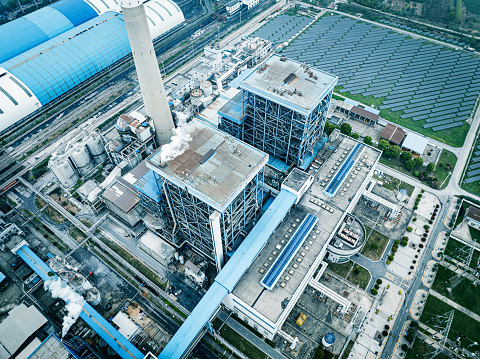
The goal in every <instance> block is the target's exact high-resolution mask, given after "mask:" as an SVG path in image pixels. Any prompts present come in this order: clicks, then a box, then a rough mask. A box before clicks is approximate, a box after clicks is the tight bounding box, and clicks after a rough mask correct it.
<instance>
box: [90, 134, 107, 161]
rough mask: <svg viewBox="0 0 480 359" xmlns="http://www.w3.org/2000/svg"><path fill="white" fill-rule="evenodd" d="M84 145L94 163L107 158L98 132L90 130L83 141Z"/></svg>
mask: <svg viewBox="0 0 480 359" xmlns="http://www.w3.org/2000/svg"><path fill="white" fill-rule="evenodd" d="M85 145H86V146H87V149H88V152H90V155H91V156H92V158H93V161H94V162H95V164H97V165H98V164H100V163H102V162H103V161H105V160H106V159H107V153H106V152H105V146H104V144H103V141H102V136H101V135H100V134H99V133H98V132H91V133H90V135H89V136H88V137H87V139H86V141H85Z"/></svg>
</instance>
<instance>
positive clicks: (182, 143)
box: [160, 112, 197, 163]
mask: <svg viewBox="0 0 480 359" xmlns="http://www.w3.org/2000/svg"><path fill="white" fill-rule="evenodd" d="M176 115H177V118H178V127H177V128H175V129H174V130H173V136H172V138H171V139H170V141H169V142H168V143H166V144H164V145H163V146H162V150H161V152H160V162H163V163H166V162H168V161H171V160H173V159H174V158H175V157H177V156H180V155H181V154H182V153H184V152H185V151H186V150H187V149H188V146H189V144H190V142H191V141H192V133H193V132H194V131H195V130H196V129H197V125H196V121H192V122H189V123H187V122H186V119H187V118H188V115H186V114H183V113H181V112H178V113H176ZM179 115H180V116H179Z"/></svg>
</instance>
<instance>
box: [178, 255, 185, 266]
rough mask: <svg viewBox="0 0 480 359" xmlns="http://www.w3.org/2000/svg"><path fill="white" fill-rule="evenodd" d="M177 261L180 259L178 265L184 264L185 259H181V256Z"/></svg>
mask: <svg viewBox="0 0 480 359" xmlns="http://www.w3.org/2000/svg"><path fill="white" fill-rule="evenodd" d="M179 259H180V264H185V258H183V256H180V257H179Z"/></svg>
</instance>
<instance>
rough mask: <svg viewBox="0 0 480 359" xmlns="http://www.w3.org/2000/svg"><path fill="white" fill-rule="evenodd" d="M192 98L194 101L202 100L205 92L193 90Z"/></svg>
mask: <svg viewBox="0 0 480 359" xmlns="http://www.w3.org/2000/svg"><path fill="white" fill-rule="evenodd" d="M190 97H191V98H192V99H200V98H202V97H203V90H200V89H193V90H192V91H190Z"/></svg>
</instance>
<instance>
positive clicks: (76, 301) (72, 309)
mask: <svg viewBox="0 0 480 359" xmlns="http://www.w3.org/2000/svg"><path fill="white" fill-rule="evenodd" d="M43 285H44V287H45V289H48V290H49V291H50V292H51V293H52V297H53V298H60V299H63V300H64V301H65V302H66V303H67V305H66V306H65V309H66V310H67V312H68V315H66V316H65V317H64V318H63V328H62V338H63V337H64V336H65V335H66V334H67V333H68V330H69V329H70V327H71V326H72V325H73V324H75V322H76V321H77V319H78V317H79V316H80V313H81V312H82V308H83V306H84V305H85V303H86V302H85V299H83V297H82V296H81V295H80V294H78V293H77V292H75V291H74V290H73V289H72V288H71V287H70V286H68V285H67V284H65V283H64V282H62V280H61V279H60V278H57V279H52V280H49V281H47V282H45V283H44V284H43Z"/></svg>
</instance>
